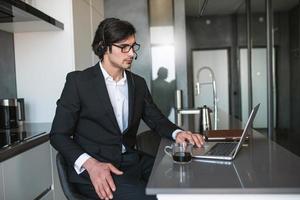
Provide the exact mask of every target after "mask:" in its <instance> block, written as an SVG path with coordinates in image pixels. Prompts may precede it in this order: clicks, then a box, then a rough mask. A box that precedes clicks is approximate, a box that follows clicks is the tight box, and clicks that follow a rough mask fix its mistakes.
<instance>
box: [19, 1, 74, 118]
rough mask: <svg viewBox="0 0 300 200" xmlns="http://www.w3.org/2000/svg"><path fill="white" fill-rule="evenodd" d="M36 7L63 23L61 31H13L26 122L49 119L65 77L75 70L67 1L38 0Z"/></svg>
mask: <svg viewBox="0 0 300 200" xmlns="http://www.w3.org/2000/svg"><path fill="white" fill-rule="evenodd" d="M35 5H36V7H37V8H39V9H40V10H42V11H44V12H45V13H47V14H49V15H51V16H53V17H54V18H56V19H58V20H59V21H61V22H62V23H64V26H65V27H64V30H63V31H56V32H32V33H16V34H14V40H15V58H16V77H17V92H18V96H19V97H24V98H25V104H26V105H25V106H26V107H25V110H26V121H30V122H51V121H52V120H53V117H54V113H55V108H56V104H55V103H56V100H57V99H58V98H59V96H60V93H61V91H62V88H63V85H64V82H65V76H66V74H67V73H68V72H70V71H73V70H74V69H75V67H74V66H75V65H74V42H73V19H72V16H73V15H72V1H71V0H65V1H60V0H47V1H45V0H38V1H36V2H35Z"/></svg>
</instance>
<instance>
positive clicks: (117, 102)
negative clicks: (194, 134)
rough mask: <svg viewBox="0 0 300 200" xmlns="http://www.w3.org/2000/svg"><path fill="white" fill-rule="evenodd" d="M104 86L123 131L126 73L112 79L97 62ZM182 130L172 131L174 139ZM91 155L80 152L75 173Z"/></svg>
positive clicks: (124, 124) (126, 122)
mask: <svg viewBox="0 0 300 200" xmlns="http://www.w3.org/2000/svg"><path fill="white" fill-rule="evenodd" d="M99 65H100V68H101V71H102V74H103V77H104V80H105V84H106V88H107V91H108V95H109V99H110V102H111V104H112V107H113V110H114V114H115V116H116V119H117V122H118V125H119V128H120V130H121V132H123V131H124V130H125V129H126V128H127V126H128V113H129V111H128V84H127V77H126V73H125V72H124V73H123V78H122V79H121V80H119V81H115V80H113V78H112V77H111V76H110V75H109V74H108V73H107V71H106V70H105V69H104V68H103V67H102V65H101V62H99ZM180 131H182V130H179V129H178V130H175V131H174V132H173V133H172V137H173V138H174V139H175V138H176V135H177V133H178V132H180ZM124 152H126V149H125V147H124V146H123V145H122V153H124ZM90 157H91V156H90V155H88V154H87V153H83V154H81V155H80V156H79V157H78V158H77V160H76V161H75V163H74V169H75V171H76V172H77V174H80V173H82V172H83V171H84V170H85V169H84V168H83V166H82V165H83V164H84V163H85V161H86V160H87V159H89V158H90Z"/></svg>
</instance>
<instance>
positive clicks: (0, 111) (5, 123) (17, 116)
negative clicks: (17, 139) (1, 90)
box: [0, 98, 25, 129]
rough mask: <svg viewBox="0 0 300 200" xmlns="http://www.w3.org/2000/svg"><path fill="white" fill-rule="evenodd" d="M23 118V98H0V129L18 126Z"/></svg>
mask: <svg viewBox="0 0 300 200" xmlns="http://www.w3.org/2000/svg"><path fill="white" fill-rule="evenodd" d="M24 120H25V108H24V99H23V98H16V99H0V129H12V128H18V127H19V125H21V124H22V123H23V122H24Z"/></svg>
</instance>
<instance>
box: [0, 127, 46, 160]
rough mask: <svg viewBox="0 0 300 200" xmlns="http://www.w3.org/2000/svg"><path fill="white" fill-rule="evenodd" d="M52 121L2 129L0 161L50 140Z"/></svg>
mask: <svg viewBox="0 0 300 200" xmlns="http://www.w3.org/2000/svg"><path fill="white" fill-rule="evenodd" d="M50 128H51V123H24V124H23V125H22V126H20V127H19V128H15V129H8V130H4V129H0V162H2V161H4V160H7V159H9V158H11V157H13V156H16V155H18V154H20V153H22V152H24V151H27V150H29V149H31V148H33V147H35V146H37V145H40V144H42V143H44V142H46V141H48V140H49V131H50Z"/></svg>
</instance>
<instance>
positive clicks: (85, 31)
mask: <svg viewBox="0 0 300 200" xmlns="http://www.w3.org/2000/svg"><path fill="white" fill-rule="evenodd" d="M103 7H104V6H103V0H73V24H74V46H75V66H76V70H83V69H86V68H88V67H90V66H92V65H94V64H95V63H96V62H98V61H99V58H98V57H96V56H95V54H94V52H93V50H92V47H91V44H92V41H93V39H94V34H95V32H96V30H97V27H98V25H99V23H100V21H102V20H103V19H104V9H103Z"/></svg>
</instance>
